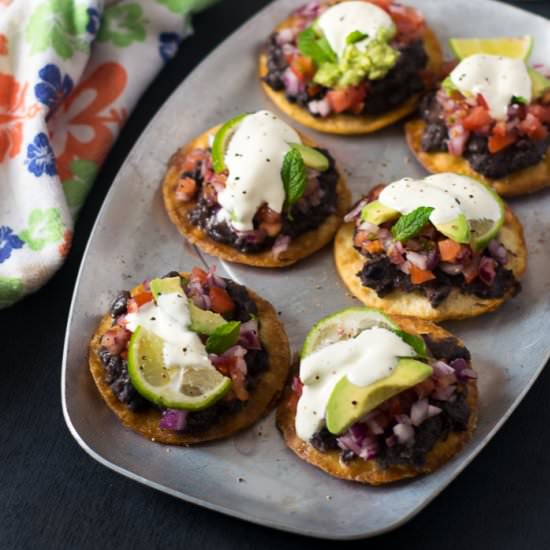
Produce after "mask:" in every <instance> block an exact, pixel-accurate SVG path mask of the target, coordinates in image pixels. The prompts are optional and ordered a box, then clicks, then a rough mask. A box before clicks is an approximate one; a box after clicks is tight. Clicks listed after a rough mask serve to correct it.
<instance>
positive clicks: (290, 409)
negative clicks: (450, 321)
mask: <svg viewBox="0 0 550 550" xmlns="http://www.w3.org/2000/svg"><path fill="white" fill-rule="evenodd" d="M391 317H392V319H393V320H394V321H395V322H396V323H397V324H398V325H399V326H400V327H401V328H402V329H403V330H405V331H407V332H410V333H412V334H430V335H431V336H432V338H436V339H441V338H445V337H447V336H451V334H450V333H449V332H447V331H446V330H444V329H442V328H441V327H439V326H437V325H434V324H433V323H431V322H429V321H422V320H420V319H412V318H408V317H401V316H399V315H392V316H391ZM477 395H478V392H477V384H476V381H475V380H470V381H469V382H468V395H467V402H468V406H469V407H470V418H469V420H468V429H467V430H465V431H464V432H452V433H451V434H449V436H448V437H447V439H445V440H440V441H438V442H437V443H436V444H435V446H434V448H433V449H432V450H431V451H430V452H429V453H428V454H427V455H426V462H425V464H424V465H423V466H421V467H419V468H415V467H414V466H411V465H397V466H391V467H389V468H386V469H383V468H382V467H381V466H380V465H379V464H378V462H377V461H376V460H374V459H371V460H363V459H361V458H354V459H353V460H352V461H351V462H349V463H348V464H344V463H342V462H341V461H340V452H339V451H329V452H326V453H322V452H320V451H318V450H317V449H315V447H313V446H312V445H310V444H309V443H307V442H305V441H303V440H301V439H300V438H299V437H298V436H297V435H296V430H295V427H294V426H295V417H296V405H297V402H298V400H297V398H296V394H295V393H294V392H293V391H292V389H291V387H290V384H288V385H287V387H286V389H285V392H284V394H283V398H282V400H281V403H280V405H279V408H278V410H277V427H278V428H279V430H280V432H281V433H282V435H283V438H284V440H285V442H286V444H287V446H288V447H289V448H290V449H291V450H292V451H294V452H295V453H296V454H297V455H298V456H299V457H300V458H302V459H303V460H305V461H306V462H309V463H310V464H312V465H313V466H317V467H318V468H320V469H321V470H324V471H325V472H326V473H327V474H330V475H332V476H334V477H338V478H340V479H346V480H349V481H358V482H359V483H368V484H370V485H382V484H384V483H390V482H393V481H399V480H402V479H406V478H410V477H415V476H418V475H420V474H428V473H430V472H433V471H434V470H436V469H437V468H439V467H440V466H441V465H442V464H444V463H445V462H447V461H448V460H450V459H451V458H452V457H453V456H454V455H455V454H457V453H458V452H459V451H460V450H461V449H462V448H463V447H464V445H465V444H466V442H467V441H468V440H469V439H470V437H471V435H472V432H473V431H474V429H475V427H476V424H477V414H478V403H477Z"/></svg>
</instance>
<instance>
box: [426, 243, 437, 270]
mask: <svg viewBox="0 0 550 550" xmlns="http://www.w3.org/2000/svg"><path fill="white" fill-rule="evenodd" d="M438 263H439V252H438V251H437V248H434V249H432V250H430V251H429V252H428V258H427V262H426V269H428V270H429V271H432V270H433V269H435V268H436V267H437V265H438Z"/></svg>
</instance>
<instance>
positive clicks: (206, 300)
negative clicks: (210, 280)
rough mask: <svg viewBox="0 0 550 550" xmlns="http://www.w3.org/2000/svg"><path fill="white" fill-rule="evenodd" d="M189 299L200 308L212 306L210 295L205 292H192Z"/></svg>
mask: <svg viewBox="0 0 550 550" xmlns="http://www.w3.org/2000/svg"><path fill="white" fill-rule="evenodd" d="M191 300H193V303H194V304H195V305H196V306H197V307H200V308H201V309H205V310H208V309H210V307H211V306H212V302H211V300H210V297H209V296H207V295H206V294H193V295H192V296H191Z"/></svg>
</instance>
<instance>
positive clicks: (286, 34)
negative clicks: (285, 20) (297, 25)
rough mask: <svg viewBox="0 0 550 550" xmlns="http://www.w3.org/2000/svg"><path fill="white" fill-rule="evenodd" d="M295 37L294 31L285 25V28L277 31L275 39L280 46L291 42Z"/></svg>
mask: <svg viewBox="0 0 550 550" xmlns="http://www.w3.org/2000/svg"><path fill="white" fill-rule="evenodd" d="M295 37H296V31H295V30H294V29H292V28H290V27H287V28H286V29H281V30H280V31H279V32H278V33H277V36H276V37H275V40H276V41H277V44H279V46H282V45H283V44H289V43H290V42H293V41H294V38H295Z"/></svg>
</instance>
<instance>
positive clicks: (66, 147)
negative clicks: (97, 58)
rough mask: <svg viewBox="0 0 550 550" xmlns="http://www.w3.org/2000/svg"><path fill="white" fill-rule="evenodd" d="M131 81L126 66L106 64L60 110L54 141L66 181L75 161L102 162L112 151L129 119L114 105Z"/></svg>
mask: <svg viewBox="0 0 550 550" xmlns="http://www.w3.org/2000/svg"><path fill="white" fill-rule="evenodd" d="M127 80H128V78H127V74H126V70H125V69H124V67H123V66H122V65H120V64H118V63H104V64H103V65H100V66H99V67H98V68H97V69H96V70H95V71H94V72H93V73H92V74H91V75H90V76H89V77H88V78H87V79H86V80H84V81H83V82H81V83H80V84H79V85H78V86H77V87H76V88H75V89H74V90H73V91H72V93H71V94H70V95H69V97H68V98H67V99H66V100H65V101H64V102H63V104H62V105H61V107H60V108H59V109H58V111H57V113H56V114H55V121H54V124H53V136H52V142H53V147H54V150H55V152H56V154H57V169H58V172H59V175H60V176H61V180H62V181H63V180H66V179H68V178H70V177H71V169H70V166H71V162H72V161H73V160H75V159H87V160H94V161H96V162H98V163H99V162H101V161H102V160H103V158H104V157H105V155H106V154H107V152H108V150H109V149H110V148H111V146H112V144H113V141H114V130H115V129H118V128H121V127H122V125H123V123H124V121H125V119H126V117H127V112H126V110H125V109H116V108H113V107H111V105H112V104H113V103H114V102H115V101H116V100H117V99H118V98H119V97H120V95H121V94H122V92H123V91H124V89H125V88H126V84H127Z"/></svg>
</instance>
